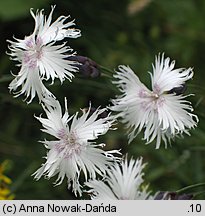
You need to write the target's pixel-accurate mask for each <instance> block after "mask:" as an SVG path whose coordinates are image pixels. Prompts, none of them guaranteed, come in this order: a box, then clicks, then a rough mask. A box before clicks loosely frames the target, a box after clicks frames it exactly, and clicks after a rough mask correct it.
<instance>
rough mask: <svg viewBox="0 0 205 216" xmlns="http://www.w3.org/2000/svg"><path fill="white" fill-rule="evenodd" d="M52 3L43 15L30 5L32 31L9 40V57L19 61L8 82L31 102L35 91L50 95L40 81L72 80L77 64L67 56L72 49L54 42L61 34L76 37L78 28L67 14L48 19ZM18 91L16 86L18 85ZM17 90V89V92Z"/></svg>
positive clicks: (60, 37) (41, 94)
mask: <svg viewBox="0 0 205 216" xmlns="http://www.w3.org/2000/svg"><path fill="white" fill-rule="evenodd" d="M54 8H55V6H52V9H51V12H50V14H49V16H48V18H46V16H45V15H44V13H43V12H44V11H43V10H41V11H38V10H37V12H36V15H35V14H34V13H33V11H32V9H31V11H30V12H31V15H32V16H33V18H34V20H35V28H34V32H33V33H32V34H31V35H30V36H26V37H25V38H24V39H23V40H20V39H15V40H16V41H9V40H8V42H9V43H10V46H9V49H10V51H11V52H10V53H9V55H10V56H11V59H13V60H15V61H18V62H20V63H19V64H18V66H20V67H21V69H20V71H19V73H18V74H17V75H16V76H15V78H14V80H13V81H12V82H11V83H10V85H9V89H10V91H14V92H15V93H16V97H17V96H19V95H21V94H25V95H26V99H27V98H29V97H30V101H29V102H31V101H32V100H33V98H34V97H35V95H36V94H37V95H38V97H39V100H42V99H43V97H44V96H47V95H49V96H50V95H52V93H51V92H49V91H48V89H46V87H45V86H44V85H43V83H42V80H49V79H51V80H52V83H53V82H54V79H55V78H58V79H60V81H61V83H62V82H63V81H64V80H65V79H69V80H71V78H72V77H73V74H72V73H71V72H76V71H77V67H75V66H74V65H75V64H76V63H75V62H73V61H69V60H67V58H68V57H69V56H71V55H74V54H72V53H71V51H72V49H71V48H69V47H67V46H66V45H65V43H63V44H57V45H55V42H57V41H60V40H63V39H64V38H77V37H79V36H80V31H79V30H78V29H73V28H70V27H71V26H73V25H75V24H74V21H70V22H68V21H67V19H68V17H66V16H60V17H59V18H58V19H57V20H56V21H55V22H53V23H51V20H52V15H53V11H54ZM19 88H20V90H19V91H17V89H19ZM16 91H17V92H16Z"/></svg>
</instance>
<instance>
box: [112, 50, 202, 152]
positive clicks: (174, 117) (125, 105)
mask: <svg viewBox="0 0 205 216" xmlns="http://www.w3.org/2000/svg"><path fill="white" fill-rule="evenodd" d="M174 65H175V62H174V61H172V62H170V59H169V58H166V59H164V54H163V55H162V57H161V58H160V55H159V56H158V57H156V60H155V66H154V65H153V73H152V74H151V73H150V75H151V83H152V91H151V90H149V89H148V88H147V87H146V86H145V85H144V84H143V83H141V82H140V80H139V78H138V76H137V75H136V74H135V73H134V72H133V71H132V70H131V69H130V68H129V67H126V66H119V71H118V72H117V74H116V75H114V77H115V78H116V79H117V80H116V81H115V82H113V83H114V84H117V86H118V88H119V90H120V91H121V92H122V95H120V96H118V97H117V98H116V99H114V100H112V102H113V106H111V107H110V108H111V110H113V111H117V112H119V113H118V115H117V117H120V118H121V119H122V122H123V123H125V124H126V125H127V127H128V128H129V131H130V134H129V142H131V141H132V140H133V139H134V138H135V137H136V136H137V134H138V133H139V132H140V131H141V130H144V138H143V139H144V140H146V142H147V143H150V142H152V141H153V140H154V139H156V148H159V147H160V143H161V139H162V140H163V141H164V143H165V147H167V140H168V141H170V139H172V138H174V137H175V136H177V135H182V133H186V134H189V132H188V130H189V129H191V128H194V127H195V126H196V125H197V122H198V118H197V116H196V115H194V114H192V113H191V112H192V111H193V108H192V106H191V103H190V102H189V101H187V100H185V98H186V97H187V96H183V95H182V94H181V93H182V92H180V91H182V89H183V88H184V84H185V82H186V81H187V80H189V79H191V78H192V77H193V71H192V69H191V68H188V69H184V68H179V69H174Z"/></svg>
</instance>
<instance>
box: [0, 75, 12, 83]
mask: <svg viewBox="0 0 205 216" xmlns="http://www.w3.org/2000/svg"><path fill="white" fill-rule="evenodd" d="M12 79H13V76H12V75H4V76H2V77H0V83H4V82H9V81H11V80H12Z"/></svg>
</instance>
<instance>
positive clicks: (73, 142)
mask: <svg viewBox="0 0 205 216" xmlns="http://www.w3.org/2000/svg"><path fill="white" fill-rule="evenodd" d="M59 134H61V135H62V137H61V140H60V142H59V143H58V144H57V145H56V150H57V151H58V152H59V153H61V154H62V155H63V158H64V159H65V158H71V157H73V156H74V155H76V154H77V155H79V154H80V153H81V151H82V148H83V146H82V145H81V144H80V143H79V138H78V137H77V134H76V133H75V131H72V132H70V133H69V134H65V133H64V132H62V131H60V132H59ZM59 137H60V136H59Z"/></svg>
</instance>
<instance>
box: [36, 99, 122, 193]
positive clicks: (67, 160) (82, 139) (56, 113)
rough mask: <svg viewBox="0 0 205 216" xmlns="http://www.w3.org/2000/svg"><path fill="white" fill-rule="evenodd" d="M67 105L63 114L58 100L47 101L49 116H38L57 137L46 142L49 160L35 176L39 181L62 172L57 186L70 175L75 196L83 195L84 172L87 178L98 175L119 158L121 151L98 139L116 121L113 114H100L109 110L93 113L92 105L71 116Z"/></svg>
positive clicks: (47, 113)
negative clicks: (97, 141)
mask: <svg viewBox="0 0 205 216" xmlns="http://www.w3.org/2000/svg"><path fill="white" fill-rule="evenodd" d="M66 103H67V102H66ZM65 107H66V110H65V113H64V114H62V110H61V106H60V104H59V102H58V101H56V100H54V99H52V100H50V101H49V100H47V101H46V105H45V106H44V110H45V112H46V115H47V118H42V117H41V116H40V117H36V118H37V119H38V120H39V121H40V122H41V123H42V125H43V127H44V129H42V131H43V132H45V133H47V134H50V135H52V136H54V137H55V138H56V140H54V141H47V140H45V141H43V143H44V144H45V147H46V148H47V149H48V153H47V156H46V162H45V163H44V164H42V167H41V168H40V169H38V170H37V171H36V172H35V173H34V174H33V175H35V179H37V180H38V179H39V178H41V176H42V175H45V177H47V178H50V177H52V176H55V175H57V174H58V178H57V180H56V182H55V183H56V184H57V185H59V184H61V183H62V181H63V179H64V177H65V176H66V177H67V182H68V188H72V191H73V192H74V193H75V195H77V193H78V194H79V195H81V192H82V191H81V185H80V183H79V176H80V174H81V173H83V174H84V178H85V181H87V180H88V179H94V178H96V174H99V175H104V173H105V170H106V169H107V165H110V163H111V162H113V161H114V160H118V158H117V157H115V156H113V153H117V154H120V153H119V151H118V150H113V151H104V150H102V147H103V146H104V145H105V144H96V143H95V142H94V140H96V139H97V138H98V136H100V135H103V134H105V133H106V132H107V131H108V130H109V129H110V127H111V126H112V123H113V121H112V120H110V117H109V116H107V117H105V118H100V117H99V115H100V114H101V113H103V112H104V111H105V109H97V110H96V111H94V112H93V113H91V112H90V108H89V110H88V111H87V112H83V114H82V115H81V116H80V117H78V113H76V114H75V115H73V116H69V114H68V111H67V105H65Z"/></svg>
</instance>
